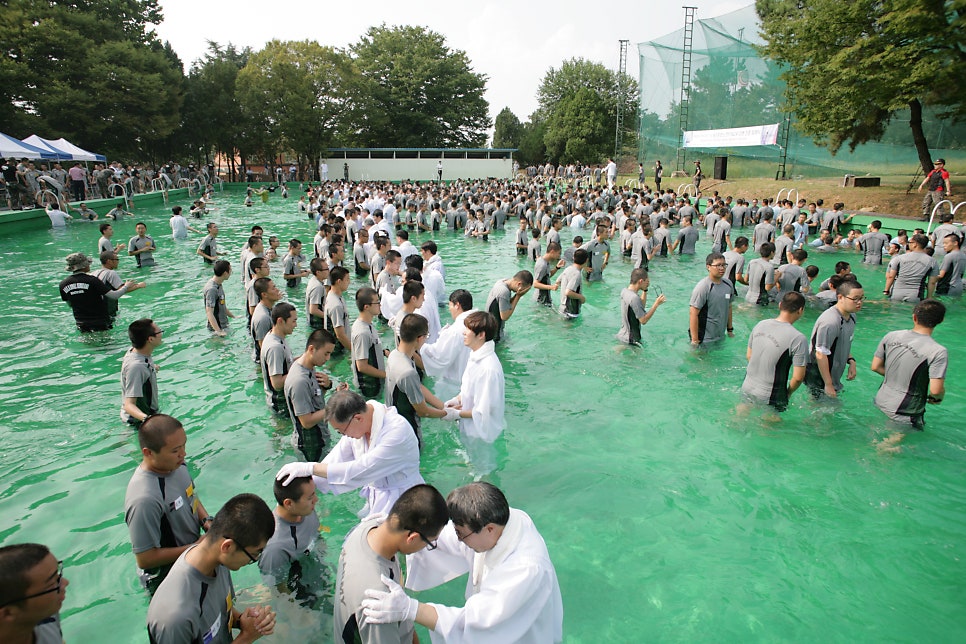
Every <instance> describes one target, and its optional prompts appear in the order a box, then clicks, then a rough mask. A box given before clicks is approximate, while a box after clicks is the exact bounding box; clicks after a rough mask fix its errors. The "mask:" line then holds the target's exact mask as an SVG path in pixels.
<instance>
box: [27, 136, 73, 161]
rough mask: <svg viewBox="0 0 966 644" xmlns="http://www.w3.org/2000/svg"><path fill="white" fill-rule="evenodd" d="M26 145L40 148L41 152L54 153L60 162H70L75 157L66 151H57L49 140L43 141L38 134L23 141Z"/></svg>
mask: <svg viewBox="0 0 966 644" xmlns="http://www.w3.org/2000/svg"><path fill="white" fill-rule="evenodd" d="M23 142H24V143H26V144H28V145H32V146H34V147H35V148H40V149H41V150H47V151H48V152H53V153H54V154H56V155H57V159H58V160H59V161H70V160H71V159H73V156H72V155H71V154H70V153H69V152H66V151H64V150H59V149H57V148H56V147H55V146H54V145H53V144H52V143H51V142H50V141H48V140H47V139H42V138H40V137H39V136H37V135H36V134H31V135H30V136H28V137H27V138H26V139H24V140H23Z"/></svg>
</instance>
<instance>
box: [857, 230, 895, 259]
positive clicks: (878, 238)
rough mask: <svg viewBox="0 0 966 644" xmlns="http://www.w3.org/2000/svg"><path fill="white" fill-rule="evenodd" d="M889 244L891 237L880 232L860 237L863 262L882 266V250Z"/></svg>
mask: <svg viewBox="0 0 966 644" xmlns="http://www.w3.org/2000/svg"><path fill="white" fill-rule="evenodd" d="M888 243H889V237H888V236H887V235H886V234H885V233H880V232H879V231H876V232H871V233H866V234H864V235H862V236H861V237H859V248H861V249H862V255H863V257H862V261H863V262H864V263H866V264H881V263H882V250H883V249H884V248H885V246H886V244H888Z"/></svg>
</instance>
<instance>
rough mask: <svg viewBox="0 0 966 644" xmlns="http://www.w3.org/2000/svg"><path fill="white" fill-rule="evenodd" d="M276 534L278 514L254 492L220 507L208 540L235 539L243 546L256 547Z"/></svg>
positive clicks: (240, 496)
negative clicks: (276, 515) (276, 517)
mask: <svg viewBox="0 0 966 644" xmlns="http://www.w3.org/2000/svg"><path fill="white" fill-rule="evenodd" d="M273 534H275V515H274V514H272V511H271V510H270V509H269V507H268V505H267V504H266V503H265V501H263V500H262V499H261V497H258V496H256V495H254V494H247V493H245V494H238V495H237V496H233V497H232V498H230V499H228V501H227V502H226V503H225V505H223V506H222V507H221V509H220V510H218V513H217V514H216V515H215V520H214V521H212V523H211V527H210V528H209V529H208V534H207V535H206V536H205V538H206V539H231V540H232V541H234V542H235V543H236V544H238V545H239V546H240V547H242V548H255V547H257V546H259V545H260V544H262V543H264V542H266V541H268V540H269V539H271V538H272V535H273Z"/></svg>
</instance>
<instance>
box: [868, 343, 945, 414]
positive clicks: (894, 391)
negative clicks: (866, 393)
mask: <svg viewBox="0 0 966 644" xmlns="http://www.w3.org/2000/svg"><path fill="white" fill-rule="evenodd" d="M875 357H877V358H881V359H882V360H883V361H884V362H885V378H884V379H883V381H882V385H881V386H880V387H879V391H878V392H877V393H876V395H875V406H876V407H878V408H879V409H881V410H882V412H883V413H885V414H886V415H887V416H889V417H890V418H892V419H893V420H896V421H899V422H906V423H908V422H913V421H914V420H915V419H918V420H921V419H922V416H923V414H924V413H925V410H926V398H927V396H928V395H929V380H930V379H933V378H936V379H941V378H945V377H946V366H947V364H948V362H949V357H948V354H947V352H946V348H945V347H943V346H942V345H941V344H939V343H938V342H936V341H935V340H934V339H933V338H932V336H928V335H924V334H922V333H916V332H915V331H912V330H911V329H906V330H900V331H892V332H891V333H887V334H886V336H885V337H884V338H882V341H881V342H879V346H878V348H876V350H875Z"/></svg>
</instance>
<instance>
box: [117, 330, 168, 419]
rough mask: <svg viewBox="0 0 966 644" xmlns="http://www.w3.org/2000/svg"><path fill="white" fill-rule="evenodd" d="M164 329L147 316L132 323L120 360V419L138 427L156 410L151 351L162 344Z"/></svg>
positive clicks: (156, 379)
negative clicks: (128, 343)
mask: <svg viewBox="0 0 966 644" xmlns="http://www.w3.org/2000/svg"><path fill="white" fill-rule="evenodd" d="M163 333H164V331H162V330H161V328H160V327H158V325H157V324H155V323H154V321H153V320H151V319H149V318H141V319H140V320H135V321H134V322H131V324H130V326H128V328H127V335H128V337H129V338H130V339H131V348H130V349H128V350H127V353H125V354H124V360H123V361H122V362H121V420H123V421H124V422H126V423H128V424H130V425H134V426H135V427H137V426H138V425H140V424H141V423H143V422H144V421H145V419H147V417H148V416H150V415H151V414H156V413H158V368H157V366H156V365H155V364H154V361H153V360H151V354H153V353H154V350H155V349H156V348H157V347H159V346H161V342H162V339H161V335H162V334H163Z"/></svg>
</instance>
